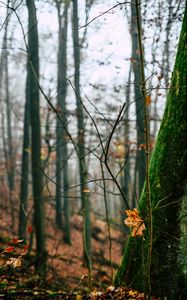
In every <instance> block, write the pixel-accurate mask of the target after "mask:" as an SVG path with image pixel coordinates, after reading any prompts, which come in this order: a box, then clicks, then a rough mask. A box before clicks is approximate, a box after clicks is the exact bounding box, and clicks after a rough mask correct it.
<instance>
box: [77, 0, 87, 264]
mask: <svg viewBox="0 0 187 300" xmlns="http://www.w3.org/2000/svg"><path fill="white" fill-rule="evenodd" d="M77 2H78V1H77V0H73V49H74V64H75V76H74V83H75V96H76V106H77V123H78V149H77V150H78V159H79V174H80V188H81V199H82V209H83V218H84V232H83V244H84V260H85V263H86V266H87V267H88V269H89V270H91V260H90V255H91V228H90V227H91V225H90V200H89V192H88V191H89V190H88V187H87V184H86V181H87V175H88V174H87V166H86V159H85V154H86V153H85V124H84V114H83V108H82V104H81V93H80V45H79V34H78V27H79V22H78V3H77Z"/></svg>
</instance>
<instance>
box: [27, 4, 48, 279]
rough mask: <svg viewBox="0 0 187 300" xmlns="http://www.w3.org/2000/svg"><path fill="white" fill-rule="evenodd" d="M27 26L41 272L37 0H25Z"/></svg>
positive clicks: (43, 257) (43, 271) (42, 268)
mask: <svg viewBox="0 0 187 300" xmlns="http://www.w3.org/2000/svg"><path fill="white" fill-rule="evenodd" d="M26 4H27V8H28V15H29V28H28V52H29V53H28V78H29V85H28V97H29V102H30V121H31V144H32V184H33V198H34V225H35V233H36V265H35V267H36V270H37V271H38V273H39V274H40V275H41V276H45V274H46V259H47V253H46V248H45V227H44V203H43V195H42V190H43V173H42V169H41V168H42V164H41V132H40V106H39V103H40V101H39V88H38V80H39V55H38V48H39V45H38V29H37V17H36V8H35V2H34V0H26Z"/></svg>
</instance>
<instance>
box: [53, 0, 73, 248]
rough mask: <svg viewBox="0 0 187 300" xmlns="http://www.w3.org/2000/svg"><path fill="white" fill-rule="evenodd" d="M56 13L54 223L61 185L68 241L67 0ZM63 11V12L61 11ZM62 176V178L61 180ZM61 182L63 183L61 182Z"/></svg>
mask: <svg viewBox="0 0 187 300" xmlns="http://www.w3.org/2000/svg"><path fill="white" fill-rule="evenodd" d="M55 2H56V7H57V13H58V94H57V109H58V111H59V113H60V115H61V119H62V122H61V121H60V120H59V118H57V124H56V139H57V145H56V147H57V148H56V154H57V160H56V224H57V225H58V226H59V227H60V228H62V203H61V201H62V185H63V197H64V233H65V241H66V242H67V243H70V241H71V238H70V203H69V195H68V186H69V174H68V142H67V130H68V120H67V110H66V90H67V79H66V74H67V28H68V7H69V1H64V3H63V2H62V1H55ZM62 11H63V13H62ZM62 178H63V180H62ZM62 182H63V184H62Z"/></svg>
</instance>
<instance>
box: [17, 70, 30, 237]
mask: <svg viewBox="0 0 187 300" xmlns="http://www.w3.org/2000/svg"><path fill="white" fill-rule="evenodd" d="M27 69H29V65H28V66H27ZM29 81H30V79H29V72H27V79H26V101H25V112H24V129H23V148H22V160H21V181H20V210H19V230H18V234H19V237H20V238H21V239H25V238H26V224H27V198H28V190H29V163H30V103H29V101H30V97H29Z"/></svg>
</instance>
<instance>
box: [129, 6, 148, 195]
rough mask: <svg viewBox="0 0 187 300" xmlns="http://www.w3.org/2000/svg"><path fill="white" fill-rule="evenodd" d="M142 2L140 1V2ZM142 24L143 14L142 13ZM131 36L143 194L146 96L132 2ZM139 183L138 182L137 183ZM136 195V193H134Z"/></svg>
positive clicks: (138, 175)
mask: <svg viewBox="0 0 187 300" xmlns="http://www.w3.org/2000/svg"><path fill="white" fill-rule="evenodd" d="M139 4H140V2H139ZM140 24H141V15H140ZM131 38H132V52H131V53H132V54H131V61H132V70H133V74H134V98H135V103H136V130H137V157H136V178H137V181H136V179H135V194H136V185H137V186H138V193H137V196H138V195H140V194H141V191H142V188H143V184H144V180H145V173H146V167H145V166H146V160H145V136H144V127H145V125H144V110H143V107H144V98H143V96H142V90H141V89H142V84H143V80H142V74H141V61H140V47H139V42H138V25H137V15H136V6H135V4H134V3H131ZM137 183H138V184H137ZM134 197H135V195H134Z"/></svg>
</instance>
